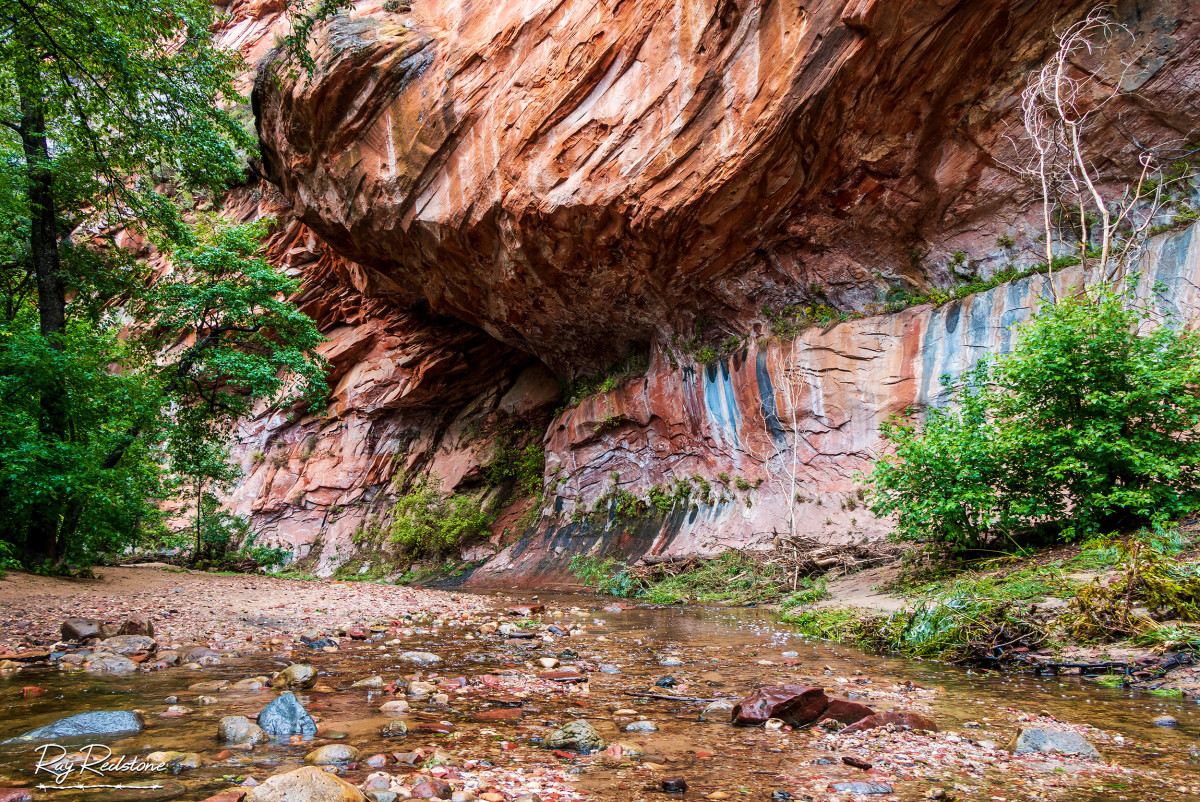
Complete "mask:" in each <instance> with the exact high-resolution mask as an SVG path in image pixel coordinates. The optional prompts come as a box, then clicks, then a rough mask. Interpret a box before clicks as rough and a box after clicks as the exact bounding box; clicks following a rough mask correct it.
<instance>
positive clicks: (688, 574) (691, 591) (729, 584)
mask: <svg viewBox="0 0 1200 802" xmlns="http://www.w3.org/2000/svg"><path fill="white" fill-rule="evenodd" d="M780 581H781V576H780V574H779V571H778V569H775V568H774V567H772V566H769V565H765V564H763V563H761V562H760V561H759V560H757V559H755V558H754V557H752V556H750V555H748V554H746V553H744V552H741V551H733V550H730V551H726V552H724V553H722V554H720V555H718V556H716V557H714V558H712V559H711V560H703V561H700V562H699V564H697V565H695V566H694V567H692V568H690V569H689V570H686V571H683V572H681V573H677V574H674V575H672V576H666V577H663V578H661V579H658V580H657V581H652V582H651V583H650V584H648V585H647V586H646V587H645V588H644V589H642V590H641V591H640V592H639V593H638V594H637V596H638V598H642V599H645V600H646V601H649V602H651V603H653V604H681V603H686V602H697V603H699V604H761V603H764V602H769V601H773V600H775V599H777V598H779V595H780Z"/></svg>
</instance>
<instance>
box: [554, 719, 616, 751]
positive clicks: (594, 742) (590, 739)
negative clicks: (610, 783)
mask: <svg viewBox="0 0 1200 802" xmlns="http://www.w3.org/2000/svg"><path fill="white" fill-rule="evenodd" d="M542 745H543V746H545V747H546V748H547V749H565V750H567V751H569V752H579V753H580V754H583V755H590V754H591V753H592V752H599V751H600V750H601V749H603V748H604V741H603V740H602V739H601V738H600V733H598V732H596V728H595V727H593V726H592V725H591V724H589V723H587V722H586V721H584V720H582V719H580V720H579V721H572V722H571V723H570V724H567V725H565V726H562V727H559V728H558V729H557V730H555V731H554V732H552V733H550V734H549V735H547V736H546V739H545V740H544V741H542Z"/></svg>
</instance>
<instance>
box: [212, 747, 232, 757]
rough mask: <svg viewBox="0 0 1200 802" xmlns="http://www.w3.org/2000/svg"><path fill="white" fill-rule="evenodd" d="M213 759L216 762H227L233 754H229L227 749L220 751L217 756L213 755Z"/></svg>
mask: <svg viewBox="0 0 1200 802" xmlns="http://www.w3.org/2000/svg"><path fill="white" fill-rule="evenodd" d="M213 757H214V758H215V759H216V760H228V759H229V758H231V757H233V752H230V751H229V750H228V749H222V750H221V751H220V752H217V754H215V755H213Z"/></svg>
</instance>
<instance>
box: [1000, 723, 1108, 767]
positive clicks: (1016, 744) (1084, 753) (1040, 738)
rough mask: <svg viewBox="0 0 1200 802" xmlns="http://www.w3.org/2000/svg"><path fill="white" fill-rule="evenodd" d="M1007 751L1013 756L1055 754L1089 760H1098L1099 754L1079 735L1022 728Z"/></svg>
mask: <svg viewBox="0 0 1200 802" xmlns="http://www.w3.org/2000/svg"><path fill="white" fill-rule="evenodd" d="M1008 751H1010V752H1012V753H1013V754H1014V755H1028V754H1031V753H1035V752H1042V753H1051V752H1057V753H1058V754H1063V755H1078V756H1079V757H1084V758H1087V759H1089V760H1099V759H1100V752H1099V751H1097V749H1096V747H1094V746H1092V745H1091V744H1090V743H1088V741H1087V739H1086V738H1084V737H1083V736H1082V735H1080V734H1079V733H1077V732H1071V731H1070V730H1048V729H1043V728H1041V727H1022V728H1021V729H1019V730H1017V734H1016V735H1014V736H1013V739H1012V741H1010V742H1009V744H1008Z"/></svg>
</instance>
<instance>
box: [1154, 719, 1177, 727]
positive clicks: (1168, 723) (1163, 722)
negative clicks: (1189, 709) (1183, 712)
mask: <svg viewBox="0 0 1200 802" xmlns="http://www.w3.org/2000/svg"><path fill="white" fill-rule="evenodd" d="M1153 723H1154V726H1155V727H1178V726H1179V720H1178V719H1176V718H1175V717H1174V716H1159V717H1158V718H1156V719H1154V722H1153Z"/></svg>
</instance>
